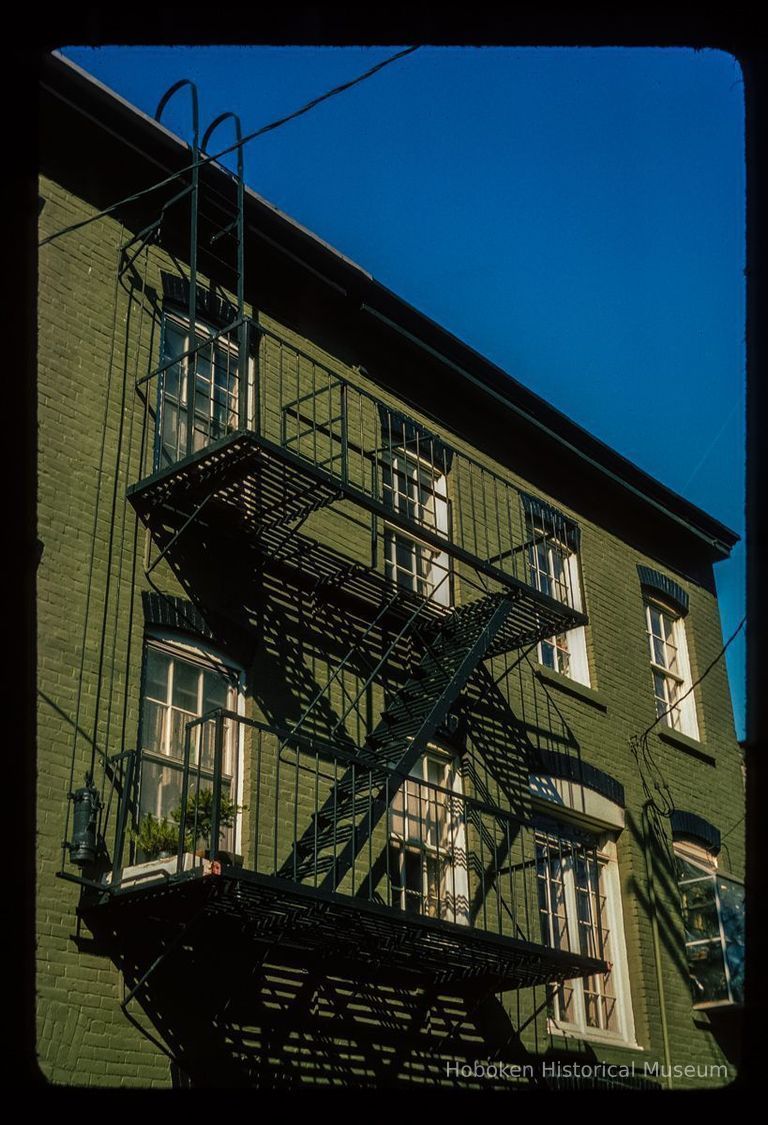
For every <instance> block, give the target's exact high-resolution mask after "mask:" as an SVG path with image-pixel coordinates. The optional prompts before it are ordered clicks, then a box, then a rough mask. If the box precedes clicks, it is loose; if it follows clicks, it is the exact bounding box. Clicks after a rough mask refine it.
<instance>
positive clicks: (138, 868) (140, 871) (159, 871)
mask: <svg viewBox="0 0 768 1125" xmlns="http://www.w3.org/2000/svg"><path fill="white" fill-rule="evenodd" d="M182 861H183V870H184V871H191V870H192V868H193V867H200V868H202V871H203V874H204V875H209V874H210V872H211V863H210V860H207V859H204V858H203V857H202V856H199V855H193V854H192V852H185V853H184V855H183V857H182ZM177 864H178V857H177V856H175V855H173V856H168V857H167V858H166V859H161V858H158V859H148V860H145V861H144V863H134V864H132V865H131V866H130V867H124V868H123V871H122V874H121V876H120V878H119V880H118V882H117V884H116V885H119V886H121V887H125V886H131V885H134V884H139V883H150V882H154V881H158V880H162V881H165V879H166V876H167V875H175V874H176V867H177ZM103 882H104V883H107V884H109V883H111V882H112V872H109V873H108V874H107V875H105V876H104V879H103Z"/></svg>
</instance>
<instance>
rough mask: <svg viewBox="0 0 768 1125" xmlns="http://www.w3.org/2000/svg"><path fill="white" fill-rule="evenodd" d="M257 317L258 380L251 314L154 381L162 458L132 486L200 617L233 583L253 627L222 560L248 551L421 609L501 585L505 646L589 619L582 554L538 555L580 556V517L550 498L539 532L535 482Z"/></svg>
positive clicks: (356, 591) (316, 584)
mask: <svg viewBox="0 0 768 1125" xmlns="http://www.w3.org/2000/svg"><path fill="white" fill-rule="evenodd" d="M250 329H251V330H252V332H258V334H259V344H258V347H257V348H255V349H253V350H254V352H255V354H254V357H253V359H252V360H251V363H250V365H249V376H248V380H247V386H246V385H244V383H243V380H242V379H241V376H240V372H241V369H242V365H241V364H239V362H238V354H237V350H236V347H235V345H234V344H232V343H231V341H232V340H234V339H235V338H236V339H237V341H238V347H239V346H242V345H241V343H240V342H241V341H242V338H243V332H242V325H241V324H240V323H234V324H232V325H230V326H229V328H228V329H226V330H222V331H221V332H219V333H216V334H215V336H214V337H213V338H211V337H206V339H205V340H199V341H198V343H197V345H196V347H194V348H191V349H189V350H188V351H187V352H185V353H183V354H181V353H180V352H179V351H177V354H176V355H175V356H173V355H172V356H171V357H170V358H166V359H165V360H164V362H163V364H162V365H161V366H160V367H159V368H158V369H157V370H156V371H154V372H152V373H150V375H148V376H147V377H146V378H145V380H144V381H145V382H146V383H147V385H148V390H147V398H146V406H147V415H148V419H149V421H150V423H151V421H152V419H154V425H153V426H152V425H151V424H150V427H149V428H150V429H153V430H154V442H153V440H152V434H150V435H149V440H147V442H146V447H147V458H148V460H149V459H150V458H151V471H149V472H147V473H146V475H144V476H143V479H141V480H140V481H139V482H138V483H136V484H134V485H133V486H132V487H131V488H130V489H129V492H128V496H129V500H130V502H131V504H132V505H133V507H134V508H135V510H136V512H137V513H138V515H139V517H140V519H141V520H142V522H143V523H144V524H145V525H146V526H147V527H148V528H149V530H150V533H151V536H152V539H153V542H154V544H155V545H156V547H157V548H158V549H159V555H158V556H157V558H156V559H155V561H154V562H153V563H152V564H151V567H150V569H152V568H153V567H154V566H155V565H157V562H158V561H160V559H161V558H164V559H166V560H167V561H168V563H169V564H170V566H171V567H172V568H173V570H174V571H175V573H176V575H177V577H178V579H179V581H180V582H181V583H182V585H183V586H184V587H185V589H186V591H187V593H188V594H189V596H190V597H191V598H192V599H193V600H194V601H195V602H197V604H198V605H199V606H200V608H201V609H202V610H203V611H204V612H205V611H206V610H208V611H211V610H215V609H216V608H217V607H216V606H215V605H214V604H213V603H214V602H216V601H217V600H218V601H221V593H222V591H223V590H226V591H227V597H228V604H227V607H226V612H227V613H228V615H229V617H230V618H231V619H232V620H239V621H241V622H242V621H243V620H246V619H247V618H248V613H249V604H252V602H253V600H254V596H255V595H254V593H253V592H249V591H248V590H247V589H246V586H247V584H248V579H241V580H239V589H238V591H237V593H235V592H234V591H233V581H232V572H231V570H229V571H228V570H226V569H225V568H224V561H225V560H226V561H227V563H229V562H231V560H232V559H233V558H235V557H237V556H243V554H244V553H248V554H249V558H250V559H251V562H250V563H249V564H248V566H245V567H243V573H244V574H246V575H248V576H253V575H255V574H258V575H260V576H261V575H263V574H264V573H265V572H268V573H269V572H272V573H275V574H278V575H280V576H285V575H291V576H293V578H295V580H296V581H298V582H299V583H304V585H307V584H309V585H310V586H311V587H312V589H313V590H316V591H317V590H321V591H322V590H327V591H333V590H335V591H338V592H339V594H340V596H342V595H343V596H347V597H352V598H355V599H357V600H358V601H362V602H363V603H367V604H368V605H371V606H377V607H379V606H381V605H382V604H383V603H384V602H389V603H391V605H392V611H393V613H395V614H398V613H399V614H400V615H401V616H402V615H405V616H407V615H408V614H410V613H411V612H412V611H413V608H414V606H415V605H417V604H419V603H422V616H423V618H424V619H429V618H434V619H440V618H441V617H444V616H445V615H446V613H449V612H450V608H451V607H454V606H457V605H459V604H462V603H466V602H468V601H472V600H474V599H477V598H481V597H484V596H486V595H487V594H488V593H503V594H504V595H505V596H506V597H507V599H508V601H509V603H510V606H511V609H510V612H509V614H508V616H507V621H506V623H505V625H504V627H503V629H502V630H501V631H500V632H499V635H498V636H497V638H496V641H495V651H499V652H500V651H504V650H508V649H512V648H519V647H522V646H525V645H530V644H534V643H536V642H537V641H538V640H541V639H543V638H545V637H551V636H553V635H557V634H561V633H563V632H565V631H566V630H568V629H570V628H573V627H574V626H576V625H579V624H583V623H585V622H586V620H587V619H586V617H585V616H584V614H583V613H581V612H580V608H579V606H578V605H577V604H576V603H577V598H575V597H574V596H573V590H572V589H571V583H570V579H569V569H568V566H567V565H566V566H561V573H562V582H561V583H560V584H558V583H556V582H554V581H553V582H551V583H550V582H549V581H548V580H547V579H545V580H544V581H542V570H541V568H540V567H538V568H537V565H536V561H535V559H536V553H537V552H540V551H543V552H544V553H545V554H546V553H547V552H550V554H551V552H552V551H554V552H555V553H557V554H558V555H559V556H560V557H561V558H565V557H566V556H567V555H568V554H569V551H570V548H569V528H570V527H572V526H573V525H571V524H570V523H569V521H566V520H565V519H564V518H563V517H562V516H560V515H559V514H558V513H556V512H555V511H554V509H548V508H547V507H546V505H543V506H542V508H541V512H543V513H544V514H543V515H541V516H540V518H538V519H537V521H536V523H535V525H534V526H533V527H531V526H530V524H529V523H527V522H526V517H525V513H524V511H523V504H522V500H521V497H522V494H521V493H520V492H519V491H518V490H517V489H516V488H515V487H514V486H513V485H512V484H511V483H510V482H508V481H506V480H504V479H503V478H502V477H501V476H499V475H498V474H497V473H495V472H494V471H493V470H492V469H490V468H489V467H488V466H487V465H484V464H481V463H480V462H479V461H478V460H476V459H473V458H472V457H469V456H468V455H467V454H466V453H464V452H462V451H460V450H458V449H457V448H454V447H452V446H450V445H449V444H448V443H447V442H445V441H444V440H443V439H442V438H439V437H438V436H437V435H435V434H433V433H431V432H430V431H429V430H428V429H427V428H426V427H425V426H423V425H422V424H421V423H419V422H417V421H415V420H414V419H412V418H409V417H406V416H405V415H404V414H402V413H401V412H400V411H398V410H396V409H395V408H394V407H391V406H389V405H387V404H386V403H385V402H383V401H381V400H379V399H377V398H375V397H374V396H373V395H371V394H370V393H369V392H368V391H366V390H364V389H362V388H360V387H358V386H356V385H354V384H353V383H351V382H349V381H348V380H346V379H344V378H342V377H341V376H340V375H338V374H337V373H335V372H333V371H331V370H330V369H329V368H328V367H326V366H323V365H322V364H320V363H319V362H317V360H316V359H314V358H312V357H311V356H309V355H308V354H306V353H305V352H303V351H302V350H300V349H299V348H297V347H295V346H294V345H293V344H289V343H287V342H286V341H284V340H283V339H281V338H279V337H278V336H276V335H274V334H273V333H272V332H270V331H268V330H266V329H264V328H260V327H259V328H257V327H256V326H254V325H250ZM201 364H205V374H206V379H205V380H201V379H200V365H201ZM211 369H213V374H211ZM193 386H194V387H195V388H196V390H195V394H194V395H192V396H191V394H190V389H191V388H192V387H193ZM190 397H193V398H194V410H192V411H190V409H189V399H190ZM152 400H154V405H153V402H152ZM190 414H191V415H192V417H191V420H190ZM147 467H148V468H149V465H148V466H147ZM350 517H353V518H354V519H355V520H356V521H357V528H356V540H355V539H351V538H350V533H349V530H348V529H349V526H350ZM361 519H362V520H364V521H365V526H362V527H361V526H360V524H361ZM334 520H336V522H334ZM344 521H346V525H345V522H344ZM393 594H394V595H395V596H394V597H393ZM249 599H250V602H249ZM218 608H221V607H220V606H219V607H218Z"/></svg>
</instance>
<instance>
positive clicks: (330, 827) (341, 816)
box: [112, 709, 602, 958]
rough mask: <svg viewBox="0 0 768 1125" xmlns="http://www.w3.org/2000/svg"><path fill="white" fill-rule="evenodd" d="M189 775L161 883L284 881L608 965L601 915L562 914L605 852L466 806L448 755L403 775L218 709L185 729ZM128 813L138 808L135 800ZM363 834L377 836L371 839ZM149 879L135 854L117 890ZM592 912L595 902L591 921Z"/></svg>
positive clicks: (122, 844) (556, 831) (557, 831)
mask: <svg viewBox="0 0 768 1125" xmlns="http://www.w3.org/2000/svg"><path fill="white" fill-rule="evenodd" d="M200 728H203V729H205V728H207V730H208V731H209V732H212V733H213V763H212V768H211V760H210V754H208V755H206V761H205V763H202V762H201V760H200V758H201V754H200V753H199V747H200V745H201V744H202V743H203V742H204V741H209V740H204V739H203V738H201V737H200ZM233 729H234V730H236V731H237V733H238V734H239V736H240V739H241V740H242V742H243V743H244V745H243V750H244V756H245V760H246V761H247V762H248V767H249V768H248V776H247V777H246V778H245V782H246V785H245V786H244V791H245V792H247V793H248V794H250V796H248V797H244V798H242V800H243V804H242V805H241V806H235V805H234V801H235V800H236V799H237V794H236V792H235V790H234V789H232V790H231V791H227V789H228V786H229V782H228V780H227V779H225V778H223V776H222V763H223V760H224V745H225V739H226V738H228V737H231V735H232V731H233ZM179 768H180V769H181V770H182V779H181V805H180V812H177V814H176V815H177V820H178V847H177V853H176V856H175V859H174V860H173V861H172V862H168V861H165V862H162V861H161V860H159V859H155V863H154V877H155V878H156V877H157V875H158V873H160V874H163V876H164V877H165V878H166V879H173V878H174V876H180V875H182V873H184V872H188V871H189V869H190V867H194V866H196V865H203V864H204V862H205V861H211V860H216V859H218V860H220V861H221V862H222V863H224V864H230V865H234V866H242V867H243V868H245V869H247V870H248V871H250V872H255V873H257V874H260V875H265V876H269V877H271V878H272V879H277V880H280V881H282V882H284V884H285V886H286V891H289V890H293V891H299V890H300V889H301V888H305V889H306V888H311V889H312V891H313V892H314V893H325V894H328V895H332V896H334V897H336V896H338V895H341V896H343V897H344V898H346V899H348V900H349V901H350V902H351V901H352V900H353V899H354V900H355V901H356V902H360V901H367V902H371V903H376V904H378V905H379V906H383V907H385V908H388V909H389V910H392V911H394V912H398V913H406V914H413V915H418V916H421V917H422V918H425V919H433V920H435V921H436V922H437V921H440V922H450V923H453V924H455V925H460V926H466V927H467V928H468V930H480V931H483V932H486V933H493V934H497V935H501V936H506V937H509V938H514V939H518V940H523V941H527V942H530V943H533V944H535V945H542V946H550V947H553V948H557V949H560V950H565V951H569V952H571V953H577V954H582V955H587V956H591V957H598V958H599V957H601V956H602V932H601V929H600V925H601V913H602V912H601V911H600V909H599V906H597V905H595V906H594V911H593V916H592V917H588V916H587V914H586V913H585V907H584V904H582V906H581V907H580V913H579V917H578V919H577V918H574V917H571V916H570V914H569V913H568V912H567V911H566V909H565V904H564V901H558V900H557V887H558V886H559V885H562V881H563V871H564V870H565V868H566V867H567V866H568V865H574V864H577V865H578V866H579V868H580V870H582V871H583V872H586V873H587V874H586V876H584V877H585V878H586V879H587V882H589V880H590V878H592V875H593V876H594V879H595V880H596V879H597V863H598V861H597V854H596V850H595V842H594V838H590V837H589V836H587V835H583V834H582V835H580V834H579V833H578V832H577V831H576V830H574V831H573V832H569V830H568V829H566V828H564V826H563V825H559V826H558V827H554V826H552V825H545V824H541V823H535V822H534V821H533V820H528V819H525V817H522V816H520V815H516V814H513V813H512V812H510V811H508V810H505V809H503V808H501V807H499V806H497V805H495V804H491V803H489V802H487V801H484V800H482V799H480V798H479V797H477V796H474V795H472V794H470V793H468V792H464V791H463V790H464V789H465V788H469V787H470V785H471V778H470V777H462V774H461V770H460V767H459V764H458V760H457V759H452V758H450V757H449V756H448V755H443V754H441V753H438V752H436V751H435V752H433V751H429V752H428V753H427V754H425V755H424V756H423V757H422V759H421V760H420V763H419V764H418V766H417V767H416V768H415V769H414V771H413V773H412V774H409V775H405V774H403V773H402V772H400V771H399V770H398V769H396V768H393V767H390V766H386V765H384V764H381V763H379V762H377V761H375V760H374V758H373V756H372V755H367V756H363V755H361V754H357V755H356V754H353V753H349V752H347V751H343V750H340V749H337V748H336V747H334V746H333V745H331V744H329V743H327V742H324V741H319V740H317V739H313V738H307V737H303V736H301V735H291V734H290V732H287V731H285V730H281V729H279V728H275V727H270V726H267V725H265V724H263V723H260V722H257V721H255V720H251V719H247V718H245V717H244V716H242V715H238V714H236V713H235V712H232V711H226V710H223V709H218V710H216V711H212V712H210V713H208V714H206V715H204V716H202V717H200V718H197V719H194V720H192V721H190V722H189V723H187V725H186V732H185V740H184V753H183V760H182V761H181V763H179ZM201 795H202V796H206V800H204V801H201ZM124 801H127V802H129V803H130V801H131V797H130V794H129V793H128V791H127V790H126V791H125V795H124ZM126 807H127V806H126ZM201 808H204V809H205V812H204V813H203V814H202V818H201V814H200V810H201ZM235 808H236V812H233V809H235ZM377 810H378V813H377ZM133 811H134V809H133V806H132V808H131V812H133ZM132 820H133V821H134V823H135V816H132V815H131V814H130V813H126V811H125V809H123V810H121V815H120V817H119V819H118V831H119V832H122V833H123V834H126V833H130V831H131V828H130V826H131V822H132ZM203 821H204V823H203ZM363 822H365V823H366V824H367V825H368V826H369V829H368V831H367V834H366V836H365V837H364V838H362V837H361V836H360V826H361V824H362V823H363ZM225 833H226V834H227V836H228V840H227V841H226V843H227V847H226V848H224V847H223V846H222V841H223V837H224V834H225ZM566 833H568V834H566ZM351 839H352V840H355V842H356V844H357V846H358V847H357V853H356V858H355V860H354V862H353V864H352V866H351V868H350V869H349V870H347V871H346V873H345V875H344V877H343V879H342V880H341V882H340V883H339V884H338V885H336V884H335V881H334V878H333V874H334V868H335V863H336V860H337V859H338V857H339V855H340V854H341V852H342V850H343V849H344V847H345V846H346V845H347V844H348V842H349V841H350V840H351ZM127 853H128V846H127V842H126V841H125V839H122V838H121V839H116V841H115V855H116V856H122V855H126V856H127ZM161 866H162V867H163V869H164V870H163V872H159V868H160V867H161ZM590 873H592V875H591V874H590ZM147 877H150V878H151V877H153V863H152V861H151V860H148V859H147V857H146V856H142V855H141V854H134V856H133V861H132V864H131V863H129V864H127V865H126V866H124V867H123V868H122V870H115V871H113V876H112V885H113V887H116V886H120V885H123V886H128V885H130V883H131V881H132V880H137V879H145V878H147ZM329 888H330V889H329ZM592 901H593V900H592V897H591V896H590V895H587V896H585V899H584V902H585V903H586V908H587V911H589V910H590V909H592V908H591V906H590V904H591V903H592ZM596 902H597V900H596V899H595V903H596Z"/></svg>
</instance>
